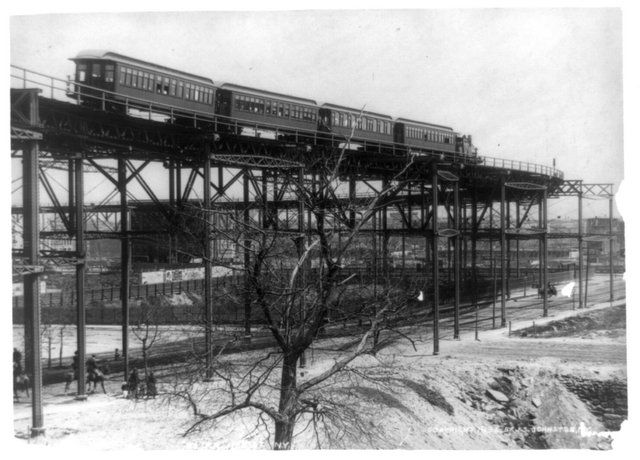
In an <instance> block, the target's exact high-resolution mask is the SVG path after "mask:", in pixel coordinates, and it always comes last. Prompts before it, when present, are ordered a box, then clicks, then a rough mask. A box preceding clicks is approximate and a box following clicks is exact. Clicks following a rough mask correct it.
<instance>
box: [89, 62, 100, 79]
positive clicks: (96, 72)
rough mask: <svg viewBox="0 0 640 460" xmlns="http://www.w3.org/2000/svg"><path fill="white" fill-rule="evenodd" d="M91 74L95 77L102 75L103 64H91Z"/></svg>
mask: <svg viewBox="0 0 640 460" xmlns="http://www.w3.org/2000/svg"><path fill="white" fill-rule="evenodd" d="M91 76H92V77H93V78H100V77H102V65H101V64H100V63H99V62H94V63H93V64H91Z"/></svg>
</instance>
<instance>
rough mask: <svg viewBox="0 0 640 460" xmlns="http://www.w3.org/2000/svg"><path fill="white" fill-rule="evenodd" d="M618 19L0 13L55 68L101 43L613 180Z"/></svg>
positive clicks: (25, 51)
mask: <svg viewBox="0 0 640 460" xmlns="http://www.w3.org/2000/svg"><path fill="white" fill-rule="evenodd" d="M621 29H622V14H621V11H620V10H619V9H613V8H611V9H605V8H592V9H527V10H509V9H503V10H497V9H467V10H444V9H438V10H387V11H365V10H353V11H345V10H342V11H312V12H309V11H295V12H294V11H285V12H282V11H279V12H197V13H193V12H184V13H121V14H78V15H75V14H62V15H42V16H33V15H30V16H13V17H11V18H10V36H11V40H10V60H11V63H12V64H15V65H18V66H23V67H26V68H28V69H33V70H37V71H41V72H44V73H47V74H51V75H53V76H57V77H62V78H64V77H66V75H69V74H73V63H72V62H71V61H69V60H68V58H70V57H73V56H74V55H75V54H77V53H78V52H79V51H80V50H83V49H91V48H98V49H108V50H113V51H117V52H119V53H122V54H126V55H130V56H133V57H136V58H140V59H143V60H147V61H151V62H155V63H159V64H163V65H166V66H169V67H174V68H177V69H181V70H185V71H189V72H192V73H196V74H201V75H203V76H207V77H210V78H211V79H213V80H214V82H224V81H227V82H234V83H239V84H243V85H248V86H254V87H257V88H263V89H269V90H272V91H276V92H282V93H286V94H292V95H297V96H303V97H308V98H312V99H314V100H316V101H317V102H319V103H323V102H331V103H338V104H342V105H347V106H351V107H357V108H360V107H363V106H366V108H367V109H369V110H373V111H376V112H380V113H385V114H389V115H391V116H393V117H407V118H413V119H417V120H424V121H427V122H432V123H437V124H443V125H447V126H451V127H453V128H454V129H455V130H456V131H458V132H460V133H462V134H471V135H473V139H474V143H475V145H476V146H477V147H479V151H480V154H481V155H485V156H497V157H502V158H509V159H515V160H526V161H532V162H536V163H541V164H546V165H551V164H552V161H553V159H554V158H555V159H556V162H557V167H558V168H560V169H561V170H563V171H564V172H565V178H569V179H584V180H585V181H586V182H605V183H609V182H611V183H614V184H616V186H617V185H619V183H620V181H621V180H622V178H623V123H622V103H623V94H622V35H621ZM576 206H577V205H576V204H573V205H572V206H571V207H572V208H575V207H576ZM550 212H553V210H552V209H551V210H550Z"/></svg>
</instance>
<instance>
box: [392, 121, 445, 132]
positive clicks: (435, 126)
mask: <svg viewBox="0 0 640 460" xmlns="http://www.w3.org/2000/svg"><path fill="white" fill-rule="evenodd" d="M396 122H400V123H413V124H416V125H420V126H428V127H429V128H440V129H446V130H449V131H453V128H450V127H448V126H442V125H435V124H433V123H426V122H424V121H416V120H409V119H408V118H396Z"/></svg>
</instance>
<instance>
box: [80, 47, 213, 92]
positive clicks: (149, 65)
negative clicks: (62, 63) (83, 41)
mask: <svg viewBox="0 0 640 460" xmlns="http://www.w3.org/2000/svg"><path fill="white" fill-rule="evenodd" d="M80 59H108V60H111V61H115V62H119V63H122V64H130V65H136V66H140V67H144V68H146V69H147V70H156V71H157V70H159V71H161V72H165V73H168V74H171V75H173V76H176V77H181V78H188V79H191V80H196V81H199V82H200V83H206V84H208V85H213V80H211V79H210V78H206V77H202V76H200V75H195V74H192V73H189V72H183V71H182V70H176V69H172V68H171V67H165V66H163V65H158V64H154V63H153V62H147V61H143V60H141V59H136V58H132V57H129V56H125V55H123V54H119V53H114V52H113V51H107V50H83V51H80V52H79V53H78V55H77V56H76V57H73V58H70V60H71V61H74V62H75V61H77V60H80Z"/></svg>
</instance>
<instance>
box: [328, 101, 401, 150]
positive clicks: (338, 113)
mask: <svg viewBox="0 0 640 460" xmlns="http://www.w3.org/2000/svg"><path fill="white" fill-rule="evenodd" d="M392 124H393V118H391V117H390V116H388V115H382V114H379V113H374V112H366V111H360V110H358V109H351V108H349V107H343V106H340V105H335V104H323V105H322V106H321V107H320V120H319V123H318V130H319V131H322V132H329V133H332V134H337V135H340V136H343V137H344V138H345V139H346V138H348V137H349V136H351V133H352V132H353V139H354V140H365V141H376V142H383V143H389V144H392V143H393V133H392ZM354 128H355V129H354Z"/></svg>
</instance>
